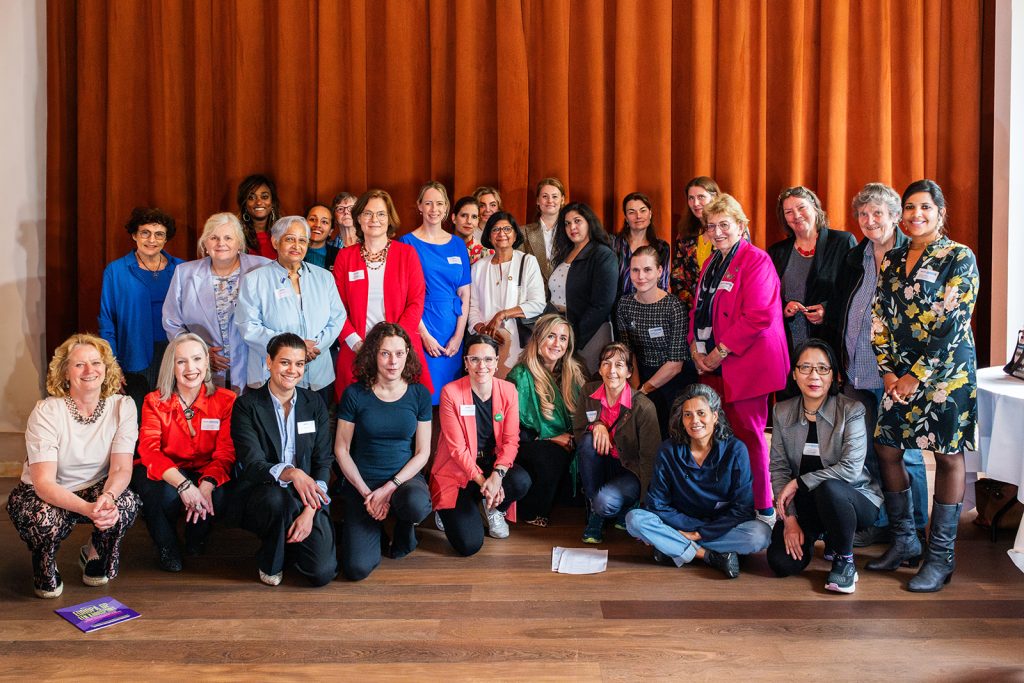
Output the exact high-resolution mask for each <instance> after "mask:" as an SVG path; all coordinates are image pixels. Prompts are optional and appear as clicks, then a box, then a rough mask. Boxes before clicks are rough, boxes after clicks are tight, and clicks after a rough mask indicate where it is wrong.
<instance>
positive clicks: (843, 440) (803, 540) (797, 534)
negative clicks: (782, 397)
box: [768, 339, 882, 593]
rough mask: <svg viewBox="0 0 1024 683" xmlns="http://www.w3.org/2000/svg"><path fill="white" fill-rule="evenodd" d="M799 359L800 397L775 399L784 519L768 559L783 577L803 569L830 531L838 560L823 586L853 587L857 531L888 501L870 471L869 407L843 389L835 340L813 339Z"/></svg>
mask: <svg viewBox="0 0 1024 683" xmlns="http://www.w3.org/2000/svg"><path fill="white" fill-rule="evenodd" d="M794 358H795V359H796V360H795V362H794V363H793V379H794V380H796V384H797V387H798V388H799V390H800V395H799V396H794V397H793V398H791V399H789V400H786V401H783V402H782V403H776V404H775V409H774V411H773V413H772V450H771V460H770V465H769V469H770V471H771V475H772V489H773V490H774V491H775V508H776V511H777V512H778V515H779V518H780V521H781V522H782V523H781V524H777V525H776V526H775V530H774V533H773V534H772V542H771V546H769V548H768V564H769V566H771V568H772V571H774V572H775V573H776V574H778V575H779V576H789V575H791V574H797V573H799V572H801V571H803V570H804V569H805V568H806V567H807V565H808V564H809V563H810V561H811V556H812V555H813V554H814V542H815V541H817V540H818V537H819V535H821V534H822V533H824V534H825V556H826V559H831V560H832V571H830V572H829V574H828V578H827V579H826V580H825V588H826V589H828V590H830V591H836V592H838V593H852V592H853V591H854V590H855V589H856V582H857V567H856V566H855V565H854V564H853V534H854V532H855V531H857V530H858V529H866V528H868V527H870V526H872V525H873V524H874V523H875V520H877V519H878V509H879V506H880V505H881V504H882V493H881V491H880V490H879V488H878V485H877V484H876V483H875V482H873V481H871V477H870V476H869V475H868V472H867V470H866V469H864V456H865V453H866V452H867V450H866V449H867V447H868V442H867V433H866V431H865V428H864V405H863V404H861V403H860V402H858V401H856V400H854V399H852V398H850V397H848V396H845V395H843V394H840V393H839V382H838V381H836V379H835V368H836V367H837V366H836V358H835V354H834V353H833V351H832V347H831V346H829V345H828V344H826V343H825V342H823V341H821V340H820V339H808V340H807V341H805V342H804V343H803V344H801V345H800V346H798V347H797V349H796V351H795V353H794Z"/></svg>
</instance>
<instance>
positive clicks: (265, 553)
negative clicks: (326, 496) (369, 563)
mask: <svg viewBox="0 0 1024 683" xmlns="http://www.w3.org/2000/svg"><path fill="white" fill-rule="evenodd" d="M244 504H245V508H244V509H245V514H244V515H243V516H242V528H243V529H246V530H247V531H251V532H253V533H254V534H256V535H257V536H259V538H260V548H259V550H257V551H256V562H257V564H258V565H259V568H260V570H261V571H262V572H263V573H265V574H271V575H273V574H277V573H278V572H281V571H283V570H284V568H285V564H288V563H293V564H294V566H295V569H296V570H298V572H299V573H300V574H302V575H303V576H305V577H306V579H307V580H308V581H309V582H310V584H312V585H314V586H324V585H326V584H328V583H330V582H331V580H333V579H334V577H335V576H337V574H338V558H337V550H336V548H335V544H334V523H333V522H332V521H331V515H330V511H329V507H328V506H324V507H321V508H320V509H319V510H317V511H316V515H315V516H314V517H313V528H312V530H311V531H310V532H309V536H307V537H306V538H305V539H304V540H303V541H301V542H299V543H287V542H286V539H287V538H288V529H289V527H291V525H292V522H294V521H295V518H296V517H298V516H299V513H301V512H302V509H303V507H304V506H303V504H302V500H301V499H300V498H299V496H298V494H297V493H295V487H294V486H288V487H282V486H281V485H280V484H278V483H277V482H272V483H269V484H260V485H258V486H256V487H254V488H253V489H252V490H251V491H250V493H249V495H248V497H247V499H246V501H245V503H244Z"/></svg>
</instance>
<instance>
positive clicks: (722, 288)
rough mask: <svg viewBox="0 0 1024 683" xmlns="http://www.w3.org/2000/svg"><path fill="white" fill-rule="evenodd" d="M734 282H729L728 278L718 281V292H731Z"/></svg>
mask: <svg viewBox="0 0 1024 683" xmlns="http://www.w3.org/2000/svg"><path fill="white" fill-rule="evenodd" d="M734 284H735V283H734V282H731V281H729V280H722V281H721V282H719V283H718V291H719V292H731V291H732V286H733V285H734Z"/></svg>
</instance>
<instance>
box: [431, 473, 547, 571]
mask: <svg viewBox="0 0 1024 683" xmlns="http://www.w3.org/2000/svg"><path fill="white" fill-rule="evenodd" d="M493 462H494V461H493V459H492V460H491V463H492V467H491V468H490V469H486V468H485V469H484V476H488V475H490V473H491V471H493ZM501 487H502V488H503V489H505V500H503V501H502V502H501V505H499V506H498V510H500V511H501V512H506V511H507V510H508V509H509V507H510V506H511V505H512V503H514V502H516V501H517V500H519V499H521V498H522V497H523V496H524V495H526V492H527V491H529V490H530V475H529V474H527V472H526V470H524V469H523V468H522V467H517V466H513V467H512V468H510V469H509V471H508V472H506V473H505V478H504V479H503V480H502V482H501ZM480 500H481V496H480V487H479V486H477V485H476V484H475V483H473V482H469V483H468V484H467V485H466V486H465V488H462V489H459V497H458V498H457V499H456V500H455V507H454V508H449V509H447V510H438V511H437V514H439V515H441V522H443V523H444V535H445V536H447V537H448V542H449V543H451V544H452V548H454V549H455V552H457V553H458V554H459V555H462V556H463V557H468V556H470V555H475V554H476V553H478V552H479V551H480V548H482V547H483V545H484V521H483V519H481V517H480Z"/></svg>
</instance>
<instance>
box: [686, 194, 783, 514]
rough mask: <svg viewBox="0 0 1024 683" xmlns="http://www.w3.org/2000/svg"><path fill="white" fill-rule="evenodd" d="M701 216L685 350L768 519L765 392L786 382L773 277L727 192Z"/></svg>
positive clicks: (776, 280) (769, 490)
mask: <svg viewBox="0 0 1024 683" xmlns="http://www.w3.org/2000/svg"><path fill="white" fill-rule="evenodd" d="M702 220H703V222H704V226H705V228H704V231H705V234H706V235H707V237H708V239H709V240H710V241H711V245H712V246H713V247H714V251H713V252H712V256H711V257H710V258H708V260H707V261H705V263H704V268H703V270H702V271H701V274H700V280H699V281H698V283H697V296H696V299H695V300H694V303H693V309H692V310H691V311H690V331H689V341H690V353H691V355H692V357H693V361H694V364H695V365H696V366H697V372H698V373H699V375H700V379H701V382H703V383H704V384H707V385H708V386H710V387H711V388H713V389H714V390H715V391H717V392H718V394H719V395H720V396H722V398H723V399H724V403H725V406H724V407H725V414H726V416H727V417H728V418H729V422H730V423H731V424H732V427H733V431H734V432H735V434H736V436H737V437H738V438H739V439H740V440H741V441H742V442H743V443H744V444H745V445H746V447H747V452H748V453H749V455H750V469H751V472H752V474H753V478H754V507H755V508H756V509H757V516H758V518H759V519H762V520H763V521H765V522H767V523H768V524H774V522H775V511H774V509H773V505H772V484H771V478H770V477H769V474H768V444H767V443H766V442H765V439H764V428H765V425H766V424H767V422H768V396H769V395H770V394H772V393H773V392H775V391H778V390H779V389H782V388H783V387H784V386H786V373H787V371H788V369H789V351H788V347H787V344H786V331H785V327H784V326H783V322H782V303H781V300H780V299H779V276H778V275H777V274H776V272H775V267H774V266H773V265H772V261H771V259H770V258H769V257H768V254H767V253H765V252H764V251H763V250H761V249H758V248H757V247H755V246H754V245H753V244H750V243H749V242H748V241H746V240H745V239H743V236H744V235H745V234H746V232H747V224H748V223H749V221H748V220H747V217H746V215H745V214H744V213H743V208H742V207H741V206H740V204H739V202H737V201H736V199H734V198H733V197H732V196H730V195H728V194H719V195H718V196H716V197H715V198H714V199H713V200H711V202H710V203H708V205H707V206H705V207H704V212H703V217H702Z"/></svg>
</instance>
